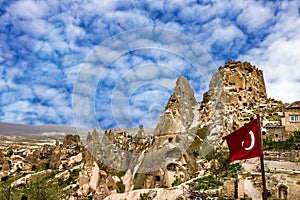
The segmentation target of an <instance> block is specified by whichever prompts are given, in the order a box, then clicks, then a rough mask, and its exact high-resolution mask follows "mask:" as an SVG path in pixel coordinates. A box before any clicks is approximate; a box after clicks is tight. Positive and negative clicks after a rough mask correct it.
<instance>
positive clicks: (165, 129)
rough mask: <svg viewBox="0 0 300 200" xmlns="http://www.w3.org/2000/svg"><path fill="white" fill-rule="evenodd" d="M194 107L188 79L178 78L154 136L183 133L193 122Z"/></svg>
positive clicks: (194, 101)
mask: <svg viewBox="0 0 300 200" xmlns="http://www.w3.org/2000/svg"><path fill="white" fill-rule="evenodd" d="M196 105H197V101H196V99H195V96H194V91H193V89H192V88H191V86H190V84H189V81H188V79H187V78H185V77H183V76H180V77H179V78H178V79H177V81H176V87H175V90H174V93H173V95H172V96H171V97H170V99H169V101H168V103H167V106H166V108H165V111H164V113H163V114H162V116H161V117H160V119H159V122H158V125H157V127H156V128H155V135H168V134H174V133H182V132H185V131H186V130H187V129H188V128H189V127H190V125H191V124H192V122H193V119H194V113H193V110H194V108H195V106H196Z"/></svg>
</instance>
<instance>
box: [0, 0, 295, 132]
mask: <svg viewBox="0 0 300 200" xmlns="http://www.w3.org/2000/svg"><path fill="white" fill-rule="evenodd" d="M299 12H300V3H299V1H251V0H249V1H239V0H235V1H181V0H180V1H158V0H157V1H126V0H122V1H121V0H116V1H111V0H107V1H106V0H102V1H97V0H94V1H92V0H86V1H85V0H82V1H80V0H74V1H72V0H70V1H66V2H64V1H56V0H49V1H30V0H25V1H10V0H8V1H3V2H1V3H0V50H1V51H0V76H1V78H0V106H1V107H0V121H2V122H11V123H24V124H66V125H83V126H97V127H98V128H103V129H107V128H111V127H117V126H122V127H136V126H138V124H140V123H142V124H144V125H145V126H148V127H153V126H155V124H156V121H157V119H158V117H159V114H160V113H161V112H162V110H163V108H164V106H165V104H166V101H167V100H168V98H169V96H170V95H171V93H172V90H173V89H174V86H175V81H176V78H177V77H178V76H179V75H184V76H186V77H188V78H189V79H190V83H191V85H192V87H193V88H194V89H195V91H196V97H197V100H198V101H201V97H202V93H203V92H204V91H205V90H206V89H207V85H208V82H207V80H209V78H210V76H211V75H212V74H213V72H215V71H216V70H217V68H218V67H219V66H221V65H224V63H225V61H227V60H231V59H235V60H240V61H248V62H250V63H252V64H254V65H256V66H257V67H259V68H260V69H262V70H263V71H264V75H265V82H266V84H267V92H268V96H269V97H271V98H275V99H280V100H283V101H284V102H293V101H296V100H300V73H299V69H298V67H299V65H300V48H299V47H300V17H299ZM144 28H152V29H153V30H159V31H158V32H160V34H161V35H162V36H163V35H164V34H165V33H170V34H169V37H168V36H164V37H161V36H160V34H159V36H157V37H158V38H159V39H158V40H157V41H154V39H153V38H152V39H151V38H150V39H149V38H144V36H145V35H147V33H143V34H141V35H140V36H141V37H138V38H136V37H133V36H132V35H135V34H136V35H138V34H139V33H141V31H142V32H143V30H144ZM172 31H173V32H172ZM180 34H181V35H180ZM122 36H126V37H124V38H123V40H122V42H124V43H122V45H123V46H121V47H117V48H116V46H118V43H117V42H120V41H119V39H120V38H121V37H122ZM176 37H179V39H178V40H174V39H176ZM168 41H173V44H175V45H173V46H172V45H171V44H167V43H168ZM174 41H175V42H174ZM184 41H186V42H190V43H189V44H190V45H191V46H195V48H191V49H192V50H199V51H200V53H199V52H198V54H197V52H196V54H197V55H196V54H195V55H194V53H195V51H190V52H189V54H187V53H186V52H187V51H188V50H191V49H187V47H186V46H184V45H183V42H184ZM145 44H147V45H145ZM114 45H115V46H114ZM126 45H128V46H126ZM134 45H136V46H134ZM124 46H126V48H125V47H124ZM134 47H135V48H136V49H134ZM122 48H123V50H124V51H122V54H120V51H119V50H120V49H122ZM176 48H178V49H176ZM185 50H187V51H185ZM191 52H192V53H191ZM191 54H193V56H194V58H196V57H197V58H199V63H200V64H199V65H198V66H196V67H195V64H194V62H193V61H194V60H193V57H189V56H190V55H191ZM113 55H118V57H114V56H113ZM200 58H201V59H200ZM209 59H210V60H209ZM100 61H101V62H102V61H103V63H107V64H105V65H104V64H103V63H102V64H101V62H100ZM207 63H209V64H207ZM212 63H213V64H212ZM89 70H91V71H89ZM196 72H197V73H196ZM198 72H199V73H198ZM77 78H78V79H77ZM89 78H91V80H90V79H89ZM84 79H85V80H84ZM86 79H88V80H86ZM80 80H84V81H83V82H80ZM91 82H92V84H91ZM76 84H77V87H76ZM78 88H79V89H78ZM74 89H75V90H74ZM79 90H80V92H83V91H85V92H87V93H88V94H89V96H88V97H87V98H85V97H82V98H85V99H84V101H82V102H80V100H81V99H82V98H79V97H78V96H76V95H77V94H79V93H76V92H78V91H79ZM74 91H75V92H74ZM87 104H88V105H87ZM74 105H75V106H74ZM74 107H75V109H74ZM90 114H92V115H94V116H93V117H92V118H94V119H95V120H94V122H91V121H89V120H86V119H87V118H89V115H90ZM78 118H79V119H78ZM95 122H96V123H95Z"/></svg>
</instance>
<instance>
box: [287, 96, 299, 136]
mask: <svg viewBox="0 0 300 200" xmlns="http://www.w3.org/2000/svg"><path fill="white" fill-rule="evenodd" d="M294 131H300V101H295V102H293V103H291V104H290V105H288V106H287V107H286V108H285V132H286V133H287V134H288V135H290V134H291V133H293V132H294Z"/></svg>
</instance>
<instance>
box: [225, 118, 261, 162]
mask: <svg viewBox="0 0 300 200" xmlns="http://www.w3.org/2000/svg"><path fill="white" fill-rule="evenodd" d="M258 131H259V130H258V120H257V119H254V120H252V121H251V122H249V123H248V124H246V125H244V126H243V127H241V128H240V129H238V130H236V131H234V132H232V133H231V134H229V135H227V136H225V137H223V139H226V142H227V145H228V147H229V151H230V156H229V159H228V160H227V162H229V163H230V162H233V161H234V160H242V159H248V158H254V157H259V156H260V149H259V142H260V141H259V139H260V137H259V135H258V133H259V132H258Z"/></svg>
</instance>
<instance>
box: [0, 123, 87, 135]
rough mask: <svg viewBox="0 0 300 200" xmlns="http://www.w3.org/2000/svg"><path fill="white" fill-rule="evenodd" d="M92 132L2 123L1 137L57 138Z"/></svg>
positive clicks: (75, 128)
mask: <svg viewBox="0 0 300 200" xmlns="http://www.w3.org/2000/svg"><path fill="white" fill-rule="evenodd" d="M88 131H90V129H88V128H82V127H74V126H64V125H54V124H49V125H39V126H33V125H26V124H12V123H4V122H0V135H9V136H22V137H55V136H61V135H65V134H81V133H86V132H88Z"/></svg>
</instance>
